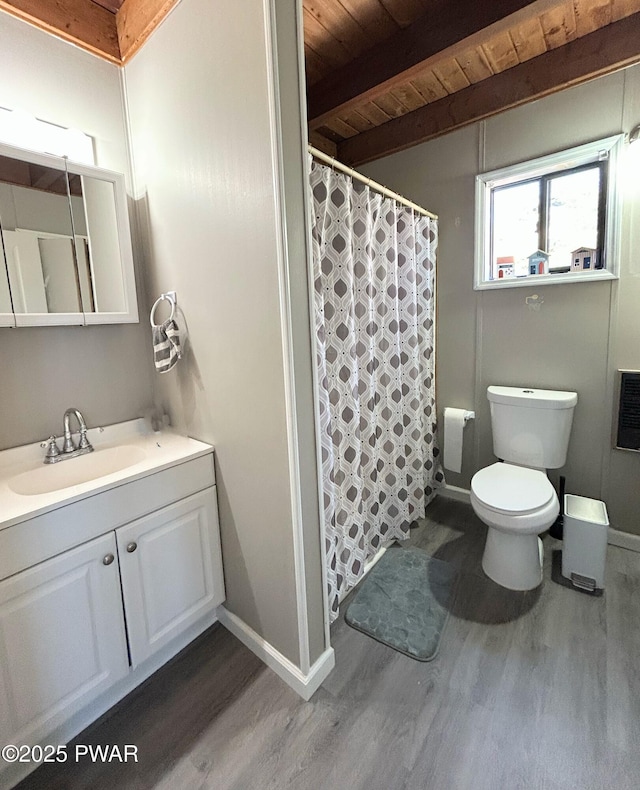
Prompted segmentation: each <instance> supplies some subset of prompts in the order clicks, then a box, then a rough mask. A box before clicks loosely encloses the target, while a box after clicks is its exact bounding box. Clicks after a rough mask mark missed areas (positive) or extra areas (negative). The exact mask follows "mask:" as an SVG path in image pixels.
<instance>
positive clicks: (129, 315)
mask: <svg viewBox="0 0 640 790" xmlns="http://www.w3.org/2000/svg"><path fill="white" fill-rule="evenodd" d="M137 321H138V309H137V301H136V291H135V279H134V273H133V256H132V251H131V236H130V230H129V217H128V213H127V200H126V192H125V186H124V177H123V176H122V175H121V174H119V173H112V172H110V171H108V170H101V169H99V168H96V167H90V166H87V165H81V164H77V163H75V162H69V161H68V160H66V159H64V158H61V157H57V156H50V155H48V154H39V153H36V152H33V151H27V150H23V149H20V148H13V147H11V146H6V145H0V326H18V327H19V326H64V325H83V324H115V323H134V322H137Z"/></svg>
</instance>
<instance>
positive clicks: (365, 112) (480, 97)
mask: <svg viewBox="0 0 640 790" xmlns="http://www.w3.org/2000/svg"><path fill="white" fill-rule="evenodd" d="M303 6H304V44H305V60H306V72H307V97H308V115H309V118H308V120H309V133H310V140H311V142H312V143H313V144H314V145H316V146H317V147H318V148H321V149H322V150H324V151H325V152H326V153H329V154H331V155H333V156H336V157H337V158H338V159H340V160H341V161H343V162H345V163H347V164H351V165H357V164H361V163H364V162H367V161H371V160H373V159H377V158H379V157H381V156H384V155H386V154H389V153H392V152H394V151H398V150H402V149H403V148H407V147H409V146H411V145H415V144H417V143H419V142H423V141H425V140H429V139H432V138H433V137H436V136H438V135H440V134H444V133H446V132H448V131H451V130H453V129H456V128H460V127H462V126H464V125H466V124H469V123H473V122H474V121H476V120H479V119H481V118H485V117H488V116H489V115H492V114H495V113H497V112H500V111H502V110H504V109H507V108H509V107H514V106H517V105H518V104H522V103H525V102H527V101H532V100H534V99H536V98H540V97H541V96H544V95H547V94H549V93H552V92H554V91H556V90H560V89H562V88H564V87H568V86H570V85H575V84H578V83H580V82H584V81H586V80H588V79H592V78H593V77H595V76H599V75H602V74H605V73H608V72H610V71H614V70H616V69H619V68H622V67H624V66H627V65H630V64H631V63H636V62H639V61H640V0H537V1H536V2H527V1H524V2H522V1H520V2H519V1H518V0H491V2H486V3H479V2H478V0H303Z"/></svg>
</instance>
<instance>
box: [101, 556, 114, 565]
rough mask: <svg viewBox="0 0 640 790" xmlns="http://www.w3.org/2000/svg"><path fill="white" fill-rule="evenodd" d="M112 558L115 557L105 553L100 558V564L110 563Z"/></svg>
mask: <svg viewBox="0 0 640 790" xmlns="http://www.w3.org/2000/svg"><path fill="white" fill-rule="evenodd" d="M114 560H115V557H114V556H113V554H105V555H104V557H103V558H102V564H103V565H111V563H112V562H113V561H114Z"/></svg>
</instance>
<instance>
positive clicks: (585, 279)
mask: <svg viewBox="0 0 640 790" xmlns="http://www.w3.org/2000/svg"><path fill="white" fill-rule="evenodd" d="M617 279H618V276H617V275H616V274H612V273H611V272H608V271H607V270H606V269H600V270H598V271H593V272H585V273H583V274H577V273H576V274H572V273H571V272H566V274H533V275H529V276H527V277H505V278H504V279H500V280H486V281H484V282H480V283H478V282H476V283H474V286H473V290H474V291H489V290H495V289H497V288H537V287H538V286H541V285H564V284H565V283H596V282H597V283H599V282H603V281H609V280H617Z"/></svg>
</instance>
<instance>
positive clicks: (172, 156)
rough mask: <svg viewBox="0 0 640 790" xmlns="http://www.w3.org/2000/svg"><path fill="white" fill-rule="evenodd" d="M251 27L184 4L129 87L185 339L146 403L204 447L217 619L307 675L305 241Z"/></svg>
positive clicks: (288, 95) (144, 55) (310, 526)
mask: <svg viewBox="0 0 640 790" xmlns="http://www.w3.org/2000/svg"><path fill="white" fill-rule="evenodd" d="M283 2H284V0H283ZM295 7H296V4H295V3H294V2H293V0H288V13H289V14H290V15H291V16H292V18H295V13H294V11H295ZM278 8H279V10H280V11H286V10H287V9H285V6H283V5H280V4H278ZM263 13H264V6H263V3H262V2H261V0H250V1H249V0H245V2H243V3H238V2H237V1H236V0H220V1H219V2H217V3H215V4H214V3H210V2H208V1H207V0H183V2H182V3H180V4H179V5H178V6H177V7H176V8H175V10H174V11H173V12H172V13H171V15H170V16H169V17H168V18H167V19H166V20H165V21H164V22H163V24H162V25H161V26H160V28H159V29H158V30H157V31H156V32H155V33H154V36H153V37H152V38H151V39H150V40H149V41H148V42H147V44H146V45H145V47H144V48H143V49H142V50H141V51H140V52H139V53H138V54H137V55H136V56H135V57H134V58H133V60H132V62H131V63H130V64H129V65H128V66H127V67H126V70H125V73H126V86H127V97H128V106H129V113H130V122H131V139H132V149H133V162H134V171H135V177H136V185H135V192H136V199H137V202H138V207H139V214H140V225H141V229H142V230H143V236H144V239H145V246H144V250H143V254H144V258H145V261H146V267H147V270H148V272H149V297H150V298H151V297H152V296H154V295H155V294H157V293H158V292H160V291H162V290H169V289H173V290H176V291H177V293H178V300H179V304H180V305H181V307H182V309H183V311H184V314H185V316H186V318H187V321H188V324H189V332H190V352H189V354H188V356H187V357H186V359H185V360H184V361H183V362H182V363H181V364H180V365H179V366H178V367H177V368H176V370H175V371H173V372H171V373H170V374H168V375H167V376H163V377H162V378H161V379H160V380H159V382H158V384H159V389H158V392H157V397H158V399H159V400H160V401H161V402H162V403H163V404H164V405H165V407H166V408H167V409H168V410H169V412H170V415H171V418H172V421H173V423H174V424H175V425H176V426H177V427H178V428H179V429H181V430H183V431H185V432H186V433H188V434H190V435H192V436H195V437H197V438H200V439H204V440H206V441H210V442H212V443H213V444H215V446H216V463H217V474H218V483H219V506H220V522H221V532H222V547H223V555H224V567H225V580H226V586H227V601H226V603H225V605H226V606H227V608H228V609H229V610H230V611H232V612H233V613H234V614H236V615H237V616H238V617H239V618H240V619H241V620H242V621H244V623H246V624H247V625H248V626H250V627H251V628H252V629H253V630H254V631H255V632H257V634H259V635H260V637H262V638H263V639H265V640H266V641H267V642H269V643H270V644H271V645H273V646H274V647H275V648H276V649H277V650H279V651H280V652H281V653H282V654H284V655H285V656H286V657H287V658H289V659H290V660H291V661H292V662H294V663H295V664H297V665H298V666H301V667H302V668H303V669H304V665H305V661H306V659H305V652H308V651H306V649H305V642H308V643H309V644H310V646H311V660H313V659H314V658H316V657H317V654H318V653H319V651H321V650H323V649H324V624H323V618H322V588H321V584H320V580H319V570H318V569H319V567H320V566H319V555H320V551H319V527H318V513H317V503H316V496H317V492H316V478H315V457H314V452H313V448H312V447H311V446H310V445H311V443H312V441H313V421H312V412H311V408H310V403H311V391H310V386H311V385H310V369H309V368H310V351H309V346H308V342H309V339H308V336H309V323H308V314H307V310H308V302H307V299H306V293H305V291H306V282H305V274H304V271H305V269H304V261H303V256H304V242H305V239H304V235H303V234H302V235H301V233H300V229H298V230H297V231H296V229H295V228H290V229H289V230H290V233H289V234H288V235H287V236H286V238H285V236H284V234H283V216H282V214H281V213H280V208H279V200H280V197H281V196H280V193H279V190H278V186H277V179H278V168H277V165H276V159H275V158H274V154H275V151H276V144H277V138H276V135H275V132H274V126H273V123H274V119H275V118H276V114H277V113H276V107H275V105H274V102H273V97H272V96H270V89H272V88H275V86H273V85H272V83H271V82H270V79H271V74H270V68H269V56H270V48H271V42H270V40H269V37H268V35H267V33H266V30H265V20H264V18H263ZM281 33H282V38H281V40H280V41H279V42H278V43H279V44H280V46H281V48H282V53H283V54H282V57H283V59H284V58H287V57H288V58H289V60H288V61H287V62H282V63H281V64H280V65H281V66H282V67H283V69H284V71H283V72H282V90H283V96H282V100H283V106H284V107H286V108H287V109H288V110H289V111H290V112H292V113H293V115H292V122H293V126H290V125H287V134H288V135H289V137H288V139H289V144H290V146H292V147H289V148H288V149H287V155H286V156H285V161H284V165H285V174H284V176H285V188H287V185H288V188H290V189H292V188H295V191H296V195H297V198H298V200H300V192H301V186H300V185H301V179H300V175H299V174H300V171H301V167H302V165H301V149H302V141H301V139H300V138H301V134H300V125H299V124H300V121H299V118H300V114H299V108H298V107H297V106H296V105H297V103H298V101H299V96H298V95H296V94H297V90H298V86H297V80H296V79H295V78H292V76H291V73H290V71H289V69H294V71H295V65H296V64H295V62H292V61H293V59H294V58H295V51H294V49H292V45H291V39H290V37H291V35H292V29H289V28H285V27H284V26H283V29H282V31H281ZM296 125H297V134H296V129H295V128H294V127H295V126H296ZM296 138H297V139H296ZM296 171H297V172H298V176H297V178H298V181H297V184H296V183H295V178H294V175H293V174H294V173H295V172H296ZM294 213H295V212H294ZM294 213H292V214H291V218H292V221H293V222H294V223H299V222H300V221H301V213H300V211H298V214H297V216H294ZM288 217H289V214H288V213H287V218H288ZM285 242H287V244H286V245H285ZM283 246H285V251H286V246H289V247H290V256H289V259H288V260H287V257H286V255H284V254H283ZM287 264H288V266H287ZM293 299H295V305H294V304H293ZM305 322H306V323H305ZM291 327H294V330H295V331H297V329H299V330H300V332H301V334H300V335H299V337H298V336H297V337H296V342H295V343H293V344H292V343H291ZM296 328H297V329H296ZM292 371H293V378H292V376H291V373H292ZM295 401H297V403H298V408H297V410H296V409H295V405H294V402H295ZM294 430H295V431H296V432H297V435H298V437H300V445H299V447H298V448H296V447H292V444H291V442H292V440H293V443H294V444H295V435H294V433H292V431H294ZM296 450H297V455H296ZM299 481H300V482H299ZM314 510H315V512H314ZM300 511H302V514H303V515H304V517H305V518H306V519H307V524H306V526H305V535H304V545H301V543H300V541H301V539H302V536H301V535H300V534H299V533H298V531H297V528H296V521H297V519H298V517H299V513H300ZM308 541H311V542H308ZM301 554H302V555H303V557H304V559H305V560H306V568H307V569H308V570H309V573H308V574H307V578H303V576H304V573H302V570H303V569H302V568H301V567H300V565H299V564H296V558H297V557H298V558H299V557H300V555H301ZM314 560H315V570H313V568H312V565H313V562H314ZM296 568H297V570H296ZM312 570H313V573H312ZM305 594H306V595H305ZM305 597H306V599H307V600H306V603H305V601H304V598H305ZM307 617H308V621H309V630H308V631H307V633H304V631H305V618H307Z"/></svg>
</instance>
